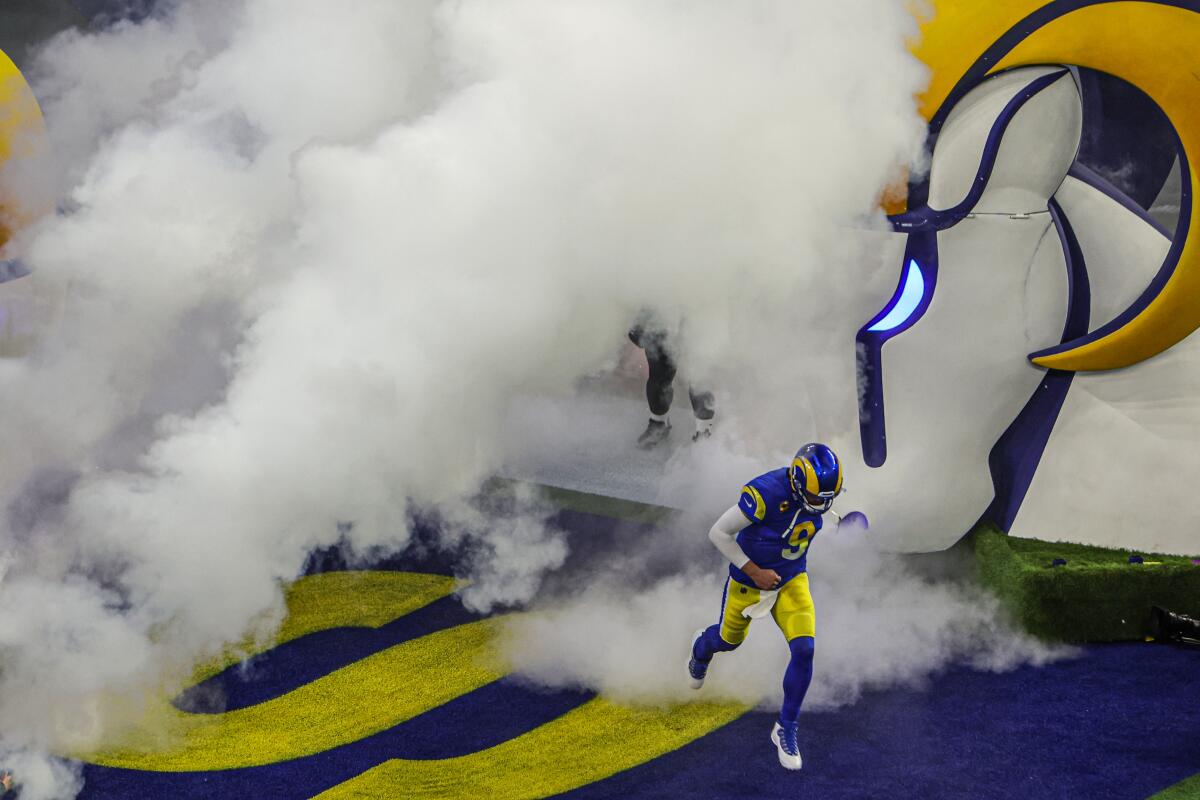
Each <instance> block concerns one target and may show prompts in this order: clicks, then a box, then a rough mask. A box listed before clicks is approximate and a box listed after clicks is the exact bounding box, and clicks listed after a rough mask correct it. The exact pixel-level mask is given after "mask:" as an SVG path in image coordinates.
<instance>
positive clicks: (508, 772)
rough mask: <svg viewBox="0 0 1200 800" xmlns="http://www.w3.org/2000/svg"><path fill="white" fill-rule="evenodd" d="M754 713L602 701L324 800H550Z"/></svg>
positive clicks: (388, 767)
mask: <svg viewBox="0 0 1200 800" xmlns="http://www.w3.org/2000/svg"><path fill="white" fill-rule="evenodd" d="M747 710H748V709H747V708H746V707H745V706H738V705H716V704H707V703H704V704H702V703H695V704H690V705H684V706H676V707H674V708H670V709H645V708H643V709H635V708H626V707H623V706H618V705H615V704H613V703H610V702H608V701H606V700H603V699H596V700H592V701H590V702H588V703H585V704H584V705H582V706H580V707H579V708H577V709H575V710H574V711H570V712H568V713H566V714H564V715H563V716H561V717H559V718H558V719H556V720H554V721H553V722H548V723H546V724H545V725H542V726H540V727H538V728H535V729H534V730H532V731H530V732H529V733H526V734H524V735H521V736H518V737H516V738H515V739H510V740H508V741H507V742H504V743H502V744H498V745H496V746H495V747H490V748H488V749H487V750H481V751H480V752H478V753H472V754H471V755H467V756H460V757H458V758H445V759H436V760H429V761H409V760H404V759H392V760H391V761H385V762H384V763H382V764H380V765H379V766H377V767H374V768H372V769H369V770H367V771H366V772H364V773H362V774H361V775H358V776H356V777H354V778H351V779H350V780H348V781H345V782H344V783H341V784H339V785H337V786H335V787H333V788H332V789H330V790H328V791H326V792H323V793H321V794H319V795H317V797H318V798H320V800H350V798H379V797H403V798H405V800H434V798H444V799H445V800H449V798H462V797H471V798H487V800H534V798H541V797H550V796H551V795H556V794H559V793H561V792H566V791H570V790H571V789H576V788H578V787H580V786H586V785H587V784H589V783H594V782H596V781H598V780H601V779H603V778H607V777H609V776H611V775H615V774H616V773H618V772H624V771H625V770H627V769H631V768H633V767H636V766H637V765H638V764H643V763H645V762H647V761H649V760H651V759H654V758H658V757H659V756H661V755H665V754H666V753H669V752H671V751H672V750H677V749H678V748H680V747H682V746H684V745H685V744H687V743H688V742H691V741H693V740H695V739H699V738H700V737H701V736H704V735H705V734H708V733H711V732H712V731H714V730H716V729H717V728H719V727H721V726H722V725H726V724H728V723H730V722H732V721H733V720H735V719H737V718H738V717H740V716H741V715H742V714H744V713H745V712H746V711H747Z"/></svg>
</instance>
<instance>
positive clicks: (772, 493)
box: [729, 467, 821, 586]
mask: <svg viewBox="0 0 1200 800" xmlns="http://www.w3.org/2000/svg"><path fill="white" fill-rule="evenodd" d="M738 508H740V509H741V510H742V513H743V514H745V515H746V519H747V520H749V522H750V524H749V525H747V526H746V527H745V528H742V530H741V531H740V532H739V533H738V536H737V543H738V544H739V545H740V546H741V548H742V550H744V551H745V553H746V555H747V556H749V557H750V560H751V561H753V562H754V563H755V564H757V565H758V566H760V567H762V568H763V569H773V570H775V571H776V572H778V573H779V578H780V584H779V585H780V586H782V585H783V584H785V583H787V582H788V581H789V580H791V579H792V578H794V577H796V576H797V575H799V574H800V573H802V572H804V571H805V570H806V569H807V568H808V546H809V544H810V543H811V542H812V540H813V537H814V536H816V535H817V532H818V531H820V530H821V515H820V514H810V513H807V512H806V511H804V510H803V507H802V506H801V505H800V501H799V500H797V499H796V496H795V495H793V494H792V487H791V483H790V482H789V481H788V470H787V467H781V468H779V469H773V470H771V471H770V472H768V473H765V474H763V475H759V476H758V477H757V478H755V479H754V480H752V481H750V482H749V483H747V484H746V485H745V486H743V487H742V496H741V497H740V498H739V499H738ZM729 575H730V577H732V578H733V579H734V580H735V581H738V582H739V583H743V584H745V585H747V586H754V581H753V580H751V579H750V577H749V576H748V575H746V573H744V572H742V571H741V570H740V569H738V568H737V567H736V566H734V565H732V564H731V565H730V566H729Z"/></svg>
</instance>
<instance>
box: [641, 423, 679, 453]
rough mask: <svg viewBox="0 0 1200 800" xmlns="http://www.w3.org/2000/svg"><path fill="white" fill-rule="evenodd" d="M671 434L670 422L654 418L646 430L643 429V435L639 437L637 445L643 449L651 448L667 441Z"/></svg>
mask: <svg viewBox="0 0 1200 800" xmlns="http://www.w3.org/2000/svg"><path fill="white" fill-rule="evenodd" d="M670 435H671V423H670V422H659V421H658V420H656V419H652V420H650V423H649V424H648V425H646V430H644V431H642V435H641V436H639V437H638V440H637V445H638V447H640V448H642V449H643V450H650V449H651V448H654V447H658V446H659V445H660V444H662V443H663V442H665V441H666V440H667V437H669V436H670Z"/></svg>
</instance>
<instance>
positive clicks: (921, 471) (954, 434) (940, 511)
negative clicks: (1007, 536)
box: [854, 215, 1066, 552]
mask: <svg viewBox="0 0 1200 800" xmlns="http://www.w3.org/2000/svg"><path fill="white" fill-rule="evenodd" d="M1048 225H1049V218H1048V216H1047V215H1039V216H1038V217H1037V218H1034V219H1029V220H1011V219H1008V218H1007V217H981V218H978V219H973V220H965V221H963V222H962V223H960V224H959V225H957V226H955V227H954V228H951V229H950V230H948V231H943V232H942V233H940V234H939V235H938V247H939V253H940V257H939V267H938V279H937V288H936V290H935V292H934V296H933V302H932V303H931V305H930V307H929V310H928V311H927V312H926V313H925V316H924V317H922V318H921V320H920V321H919V322H917V324H916V325H914V326H913V327H912V328H911V329H909V330H908V331H906V332H904V333H902V334H900V335H898V336H896V337H895V338H893V339H891V340H889V341H888V342H887V343H886V344H884V346H883V387H884V413H885V419H886V428H887V450H888V455H887V460H886V462H885V463H884V464H883V466H881V467H879V468H878V469H874V470H870V472H869V473H868V474H867V475H865V476H863V480H862V484H863V485H864V487H865V488H864V491H863V493H862V494H861V495H860V494H858V493H857V492H856V493H855V496H854V504H855V505H856V506H860V507H861V508H862V510H863V511H864V512H866V514H867V516H868V518H869V519H871V520H872V530H873V531H877V535H878V536H879V538H880V540H881V544H882V546H884V547H887V548H889V549H894V550H900V551H912V552H918V551H931V550H941V549H944V548H946V547H949V546H950V545H952V544H954V543H955V542H957V541H958V540H959V539H960V538H961V537H962V534H963V533H964V532H966V531H967V530H968V529H969V528H970V527H971V525H972V524H974V522H975V521H976V520H977V519H978V518H979V515H980V514H981V513H982V512H983V510H984V509H986V508H987V506H988V504H989V503H990V502H991V500H992V496H993V490H992V481H991V474H990V472H989V471H988V464H987V458H988V453H989V452H990V451H991V448H992V445H993V444H994V443H995V441H996V439H997V438H999V436H1000V434H1001V433H1002V432H1003V431H1004V430H1005V429H1006V428H1007V427H1008V425H1009V424H1010V423H1011V422H1012V420H1013V418H1014V417H1015V416H1016V415H1017V413H1018V412H1019V411H1020V410H1021V408H1023V407H1024V405H1025V403H1026V401H1027V400H1028V399H1029V396H1030V394H1031V393H1032V392H1033V390H1034V389H1035V388H1036V386H1037V385H1038V383H1039V382H1040V380H1041V377H1042V371H1041V370H1039V369H1036V368H1034V367H1033V366H1031V365H1030V364H1029V363H1028V361H1027V360H1026V358H1025V354H1026V353H1027V352H1028V350H1027V347H1026V345H1027V333H1026V325H1025V321H1024V318H1023V314H1022V306H1023V305H1024V298H1025V285H1026V281H1027V277H1028V274H1029V272H1030V269H1031V264H1033V261H1034V255H1035V253H1036V252H1038V250H1039V245H1040V244H1041V243H1042V241H1043V234H1044V233H1045V231H1046V229H1047V227H1048ZM1051 238H1054V237H1053V233H1052V234H1051ZM1043 250H1044V253H1043V254H1042V255H1041V256H1040V258H1046V259H1052V258H1053V254H1054V253H1055V249H1054V248H1053V247H1046V248H1043ZM1058 252H1059V253H1061V249H1059V250H1058ZM1060 258H1061V256H1060ZM1039 263H1040V261H1039ZM1044 268H1045V267H1044V265H1042V266H1041V267H1039V270H1038V271H1039V274H1040V273H1041V272H1042V271H1044ZM1059 269H1065V268H1064V267H1062V265H1061V261H1060V262H1059ZM1059 303H1060V309H1065V305H1066V296H1065V289H1064V291H1063V293H1062V295H1061V296H1060V297H1059ZM1057 317H1058V319H1059V324H1060V326H1061V320H1062V318H1063V312H1062V310H1060V311H1058V312H1057ZM914 481H920V483H921V484H922V485H923V486H925V487H927V488H931V489H932V491H933V494H925V493H924V492H922V491H918V490H914V485H913V482H914Z"/></svg>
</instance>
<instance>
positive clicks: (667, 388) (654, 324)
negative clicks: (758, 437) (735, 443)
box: [629, 312, 716, 449]
mask: <svg viewBox="0 0 1200 800" xmlns="http://www.w3.org/2000/svg"><path fill="white" fill-rule="evenodd" d="M629 339H630V341H632V342H633V343H634V344H636V345H637V346H638V347H640V348H642V350H643V351H645V353H646V363H647V364H648V365H649V366H650V375H649V377H648V378H647V379H646V402H647V403H648V404H649V405H650V421H649V423H648V424H647V425H646V430H644V431H643V432H642V435H641V436H639V437H638V441H637V443H638V447H641V448H643V449H649V448H651V447H655V446H657V445H659V444H661V443H663V442H664V441H666V440H667V437H668V436H670V435H671V420H670V418H669V416H668V414H669V412H670V410H671V401H672V400H674V399H675V386H674V382H675V373H676V372H677V370H678V367H677V362H676V351H675V349H674V348H673V347H672V344H671V341H670V339H669V336H668V333H667V329H666V328H665V327H663V325H662V323H661V322H659V321H658V320H656V319H655V318H654V316H653V314H652V313H650V312H643V313H642V314H640V315H639V316H638V319H637V320H636V321H635V322H634V325H633V327H632V328H631V329H630V331H629ZM688 399H690V400H691V403H692V413H693V414H694V415H695V417H696V430H695V432H694V433H693V434H692V441H693V442H694V441H697V440H699V439H701V438H707V437H709V436H711V435H712V425H713V417H714V416H715V415H716V403H715V399H714V398H713V394H712V392H708V391H703V390H699V391H698V390H697V389H696V388H695V387H693V386H691V385H689V386H688Z"/></svg>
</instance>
